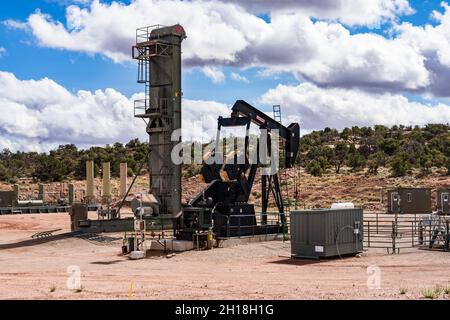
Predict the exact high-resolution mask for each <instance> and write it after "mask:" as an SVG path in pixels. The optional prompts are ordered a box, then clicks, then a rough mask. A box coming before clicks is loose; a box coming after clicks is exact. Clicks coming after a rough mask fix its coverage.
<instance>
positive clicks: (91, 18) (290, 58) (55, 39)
mask: <svg viewBox="0 0 450 320" xmlns="http://www.w3.org/2000/svg"><path fill="white" fill-rule="evenodd" d="M238 2H239V3H229V2H219V1H206V0H196V1H174V0H166V1H156V0H135V1H132V2H131V3H130V4H123V3H120V2H116V1H113V2H112V3H102V2H100V1H97V0H95V1H93V2H92V3H90V4H88V5H87V6H78V5H71V6H69V7H68V8H67V12H66V22H65V23H64V24H63V23H62V22H60V21H57V20H54V19H53V18H52V17H51V16H49V15H46V14H45V13H42V12H39V11H38V12H35V13H34V14H32V15H30V16H29V17H28V21H27V24H28V26H29V28H30V30H31V32H32V33H33V35H34V36H35V38H36V39H37V41H38V42H39V44H40V45H42V46H46V47H52V48H60V49H66V50H73V51H82V52H87V53H90V54H102V55H105V56H107V57H109V58H110V59H112V60H114V61H116V62H121V61H126V60H129V59H130V48H131V45H132V44H133V42H134V41H135V39H134V35H135V29H136V28H137V27H140V26H145V25H150V24H155V23H160V24H164V25H171V24H175V23H181V24H182V25H183V26H184V27H185V29H186V31H187V36H188V38H187V39H186V40H185V41H184V43H183V59H184V64H185V66H187V67H200V68H203V67H205V68H204V69H203V72H204V73H205V74H208V75H210V76H211V77H212V79H213V81H216V82H220V81H222V76H221V74H220V72H218V70H219V69H218V68H219V67H221V66H222V67H223V66H235V67H242V68H249V67H256V68H265V69H266V70H268V71H269V72H272V73H274V72H275V73H276V72H287V73H293V74H294V75H295V76H296V77H297V78H299V79H307V80H309V81H312V82H314V83H316V84H318V85H320V86H337V87H346V88H347V87H360V88H367V89H370V90H372V89H374V90H377V89H381V90H390V91H402V90H412V91H425V90H426V89H427V88H428V86H429V85H430V83H431V81H432V79H430V72H429V70H428V68H427V65H426V61H425V60H426V58H425V56H424V55H423V54H422V53H421V52H420V51H418V50H417V48H416V47H414V46H412V45H411V44H410V43H409V42H406V41H403V40H402V39H398V38H392V39H389V38H386V37H383V36H381V35H376V34H372V33H356V34H351V33H350V31H349V30H348V29H347V28H346V27H344V26H343V25H342V24H341V23H340V22H342V21H343V20H345V21H347V22H346V23H347V24H350V25H351V24H353V23H352V22H351V19H352V18H351V17H350V16H348V17H347V16H346V15H345V13H347V12H353V14H352V17H354V18H355V19H356V18H360V19H368V21H367V23H366V24H372V23H376V22H377V21H378V22H379V21H382V20H383V19H390V17H394V16H396V15H397V14H401V13H405V14H406V13H407V12H409V11H410V10H411V8H409V5H408V2H407V1H404V0H394V1H385V0H371V1H356V0H355V1H350V0H347V1H346V0H341V1H337V2H333V1H328V0H322V1H317V2H314V1H299V2H298V6H296V5H294V1H287V2H286V3H285V5H280V6H281V7H283V8H285V9H286V8H291V9H292V8H294V9H295V10H275V9H273V10H274V11H272V12H271V13H270V21H269V22H266V21H265V20H263V19H262V18H260V17H258V16H256V15H255V14H254V13H252V12H250V11H246V9H245V8H244V7H243V6H242V5H245V4H244V3H243V2H242V1H238ZM256 3H259V4H261V5H265V6H269V9H270V8H272V7H274V8H275V7H276V6H275V5H273V4H272V5H270V4H269V1H251V3H249V5H254V4H256ZM277 3H278V2H277ZM352 5H356V6H357V7H356V8H359V9H358V10H356V9H354V8H353V11H352V10H350V8H351V7H352ZM277 6H278V4H277ZM300 7H301V8H310V7H311V8H312V9H311V10H312V11H308V10H306V9H305V10H300V9H298V8H300ZM271 10H272V9H271ZM315 12H317V13H315ZM369 13H370V14H369ZM311 15H313V16H318V17H322V16H323V17H326V16H327V15H329V16H330V20H327V21H321V20H319V21H316V20H314V19H312V18H311V17H310V16H311ZM333 17H335V18H336V19H335V18H333ZM373 17H376V18H373ZM354 23H355V24H365V23H364V22H361V21H359V22H354ZM439 81H440V80H439V78H437V79H435V82H439Z"/></svg>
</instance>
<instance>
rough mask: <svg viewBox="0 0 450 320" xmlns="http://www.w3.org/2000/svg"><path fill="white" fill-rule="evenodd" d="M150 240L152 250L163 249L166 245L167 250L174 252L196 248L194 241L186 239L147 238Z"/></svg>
mask: <svg viewBox="0 0 450 320" xmlns="http://www.w3.org/2000/svg"><path fill="white" fill-rule="evenodd" d="M146 242H147V243H148V242H150V245H149V249H150V250H158V251H163V250H164V245H165V248H166V250H168V251H173V252H183V251H188V250H193V249H194V243H193V242H192V241H184V240H172V239H161V240H147V241H146Z"/></svg>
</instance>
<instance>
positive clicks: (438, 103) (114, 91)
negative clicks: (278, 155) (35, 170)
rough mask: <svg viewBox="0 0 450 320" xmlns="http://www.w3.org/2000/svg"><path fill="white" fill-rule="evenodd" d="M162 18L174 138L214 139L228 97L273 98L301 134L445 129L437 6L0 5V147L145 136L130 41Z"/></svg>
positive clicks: (238, 0) (449, 102) (443, 23)
mask: <svg viewBox="0 0 450 320" xmlns="http://www.w3.org/2000/svg"><path fill="white" fill-rule="evenodd" d="M175 23H180V24H182V25H183V26H184V28H185V30H186V32H187V36H188V37H187V39H186V40H185V41H184V42H183V94H184V96H183V97H184V101H183V127H184V128H185V129H187V130H186V132H188V134H187V137H188V136H195V137H197V138H198V137H200V138H202V139H204V140H207V139H208V136H213V133H214V130H215V128H216V126H215V121H216V119H217V116H218V115H227V114H228V112H229V111H228V108H229V107H230V106H231V105H232V104H233V103H234V101H235V100H237V99H244V100H247V101H248V102H250V103H251V104H253V105H255V106H257V107H258V108H261V109H262V110H265V111H267V112H269V111H271V106H272V105H273V104H281V106H282V113H283V117H284V121H285V122H288V121H294V120H295V121H299V122H300V123H301V127H302V131H303V132H309V131H311V130H314V129H322V128H324V127H326V126H328V127H334V128H338V129H342V128H344V127H346V126H352V125H360V126H371V125H375V124H384V125H388V126H391V125H394V124H405V125H409V124H412V125H415V124H418V125H424V124H427V123H448V122H450V6H449V5H448V4H447V3H446V2H441V1H439V0H428V1H419V0H417V1H416V0H409V1H408V0H280V1H272V0H229V1H225V0H222V1H220V0H214V1H209V0H208V1H206V0H204V1H203V0H201V1H200V0H198V1H197V0H192V1H189V0H186V1H175V0H164V1H163V0H161V1H157V0H134V1H125V0H123V1H106V0H101V1H100V0H94V1H92V0H73V1H70V0H41V1H38V0H35V1H29V0H15V1H14V2H12V1H1V4H0V148H9V149H12V150H36V151H45V150H48V149H49V148H53V147H56V146H58V145H59V144H66V143H75V144H77V145H78V146H80V147H87V146H90V145H104V144H107V143H113V142H116V141H120V142H127V141H128V140H130V139H131V138H134V137H139V138H140V139H146V134H145V129H144V128H145V124H144V123H143V122H142V120H140V119H134V118H133V109H132V105H133V103H132V101H133V100H134V99H136V98H138V97H139V96H141V95H142V93H141V92H142V90H143V88H142V86H141V85H139V84H137V83H136V76H137V67H136V63H135V61H132V60H131V59H130V53H131V45H132V44H133V42H134V40H135V39H134V36H135V29H136V28H137V27H140V26H147V25H153V24H163V25H171V24H175ZM205 142H206V141H205Z"/></svg>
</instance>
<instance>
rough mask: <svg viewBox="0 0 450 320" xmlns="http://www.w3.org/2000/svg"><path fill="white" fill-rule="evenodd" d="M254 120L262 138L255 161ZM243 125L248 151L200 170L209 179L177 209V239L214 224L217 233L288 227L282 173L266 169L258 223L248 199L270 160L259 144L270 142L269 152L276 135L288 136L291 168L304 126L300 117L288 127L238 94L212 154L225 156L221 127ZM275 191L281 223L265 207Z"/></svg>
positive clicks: (188, 237)
mask: <svg viewBox="0 0 450 320" xmlns="http://www.w3.org/2000/svg"><path fill="white" fill-rule="evenodd" d="M252 123H253V124H255V125H257V126H258V127H259V129H260V133H261V134H260V139H258V143H257V150H258V152H256V154H257V155H258V159H257V160H258V161H253V162H250V161H249V129H250V124H252ZM239 126H241V127H242V126H244V127H245V128H246V136H245V143H244V154H243V155H241V157H243V158H241V161H239V162H238V161H236V160H237V155H236V154H235V155H234V161H232V163H225V164H222V163H219V162H217V161H213V162H212V163H209V164H205V165H204V166H203V167H202V170H201V174H202V176H203V178H204V180H205V182H207V183H208V185H207V186H206V187H205V189H204V190H203V191H202V192H200V193H199V194H198V195H197V196H196V197H194V198H193V199H191V200H190V201H189V203H188V204H187V205H186V206H184V207H183V208H182V210H181V212H180V213H179V214H178V215H177V217H176V218H177V220H176V221H177V223H176V227H175V233H176V236H177V238H178V239H182V240H192V238H193V234H194V233H196V232H200V231H205V230H211V231H212V232H213V233H214V234H215V236H216V237H218V238H220V237H233V236H245V235H256V234H273V233H280V232H282V231H283V228H284V227H285V225H286V217H285V209H284V205H283V199H282V194H281V189H280V180H279V176H278V173H277V172H272V173H271V174H262V175H261V189H262V190H261V199H262V203H261V209H262V215H261V219H260V221H259V222H260V223H259V224H258V223H257V216H256V214H255V208H254V204H251V203H249V197H250V194H251V191H252V188H253V184H254V181H255V177H256V174H257V171H258V167H261V163H265V160H266V159H260V157H259V155H260V154H261V153H260V152H259V151H260V149H261V148H266V149H265V150H266V151H268V152H267V154H270V153H271V151H274V150H271V140H272V139H274V138H277V139H278V138H282V139H284V142H285V143H284V144H283V145H284V148H285V150H283V151H284V155H285V156H284V159H282V160H284V165H285V167H286V168H291V167H292V166H293V165H294V163H295V159H296V157H297V152H298V147H299V139H300V126H299V124H298V123H292V124H290V125H289V126H288V127H285V126H283V125H282V124H281V123H279V122H278V121H275V120H274V119H272V118H271V117H269V116H268V115H267V114H265V113H264V112H262V111H260V110H258V109H256V108H255V107H253V106H251V105H250V104H248V103H247V102H245V101H243V100H238V101H236V103H235V104H234V105H233V107H232V113H231V117H229V118H223V117H219V119H218V128H217V136H216V141H215V143H216V144H215V148H214V150H213V152H212V155H211V156H217V153H219V157H217V158H219V159H220V158H221V157H220V150H218V147H219V141H220V139H221V136H220V133H221V129H222V128H225V127H239ZM263 134H267V135H266V137H267V138H265V139H262V135H263ZM274 152H275V151H274ZM262 153H263V154H266V153H265V152H262ZM217 158H216V159H217ZM277 159H278V157H277ZM222 172H226V177H227V178H226V179H224V178H223V176H224V175H223V174H221V173H222ZM270 194H272V195H273V197H274V200H275V204H276V206H277V208H278V212H279V216H278V217H279V219H278V220H277V222H276V223H268V221H267V214H266V213H267V208H268V204H269V198H270Z"/></svg>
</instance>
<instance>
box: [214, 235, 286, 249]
mask: <svg viewBox="0 0 450 320" xmlns="http://www.w3.org/2000/svg"><path fill="white" fill-rule="evenodd" d="M276 240H283V235H282V234H264V235H257V236H250V237H240V238H228V239H221V240H216V242H217V243H218V244H216V247H219V248H229V247H234V246H238V245H241V244H247V243H255V242H263V241H276Z"/></svg>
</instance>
